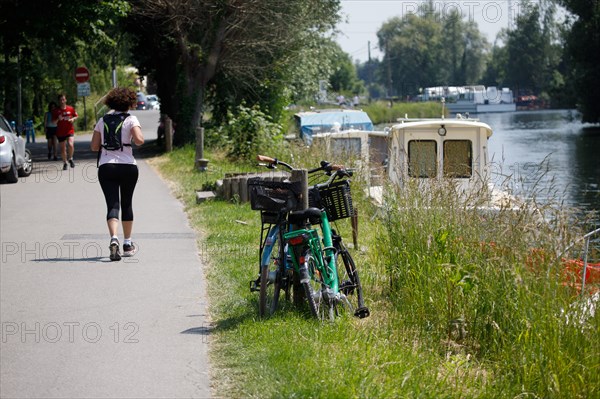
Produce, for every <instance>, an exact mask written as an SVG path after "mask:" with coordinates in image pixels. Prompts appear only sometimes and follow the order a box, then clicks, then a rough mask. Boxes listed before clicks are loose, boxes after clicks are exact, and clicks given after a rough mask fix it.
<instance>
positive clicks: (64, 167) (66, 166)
mask: <svg viewBox="0 0 600 399" xmlns="http://www.w3.org/2000/svg"><path fill="white" fill-rule="evenodd" d="M68 167H69V165H67V163H66V162H65V164H64V165H63V170H67V168H68Z"/></svg>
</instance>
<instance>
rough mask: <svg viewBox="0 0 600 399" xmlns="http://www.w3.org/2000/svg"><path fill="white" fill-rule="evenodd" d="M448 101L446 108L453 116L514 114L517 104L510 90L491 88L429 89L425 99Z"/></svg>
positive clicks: (450, 87)
mask: <svg viewBox="0 0 600 399" xmlns="http://www.w3.org/2000/svg"><path fill="white" fill-rule="evenodd" d="M440 97H444V98H445V99H446V107H447V108H448V111H449V112H450V113H452V114H459V113H460V114H466V113H469V114H481V113H486V112H513V111H516V110H517V104H516V103H515V101H514V98H513V92H512V90H510V89H509V88H506V87H504V88H502V89H498V88H497V87H494V86H490V87H487V88H486V87H485V86H444V87H428V88H426V89H425V92H424V95H423V99H424V100H430V99H438V98H440Z"/></svg>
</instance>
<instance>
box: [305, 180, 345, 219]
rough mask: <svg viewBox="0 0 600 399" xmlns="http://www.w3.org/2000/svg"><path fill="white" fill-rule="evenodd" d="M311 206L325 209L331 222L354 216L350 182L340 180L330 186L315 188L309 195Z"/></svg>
mask: <svg viewBox="0 0 600 399" xmlns="http://www.w3.org/2000/svg"><path fill="white" fill-rule="evenodd" d="M308 202H309V206H311V207H317V208H321V209H325V211H326V212H327V218H328V219H329V221H331V222H332V221H334V220H339V219H345V218H349V217H351V216H353V215H354V208H353V207H352V195H351V193H350V181H349V180H340V181H337V182H334V183H331V184H330V185H328V186H322V187H313V188H311V189H310V190H309V193H308Z"/></svg>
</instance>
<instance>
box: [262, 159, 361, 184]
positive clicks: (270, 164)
mask: <svg viewBox="0 0 600 399" xmlns="http://www.w3.org/2000/svg"><path fill="white" fill-rule="evenodd" d="M256 159H257V160H258V161H259V162H261V163H259V165H260V166H264V167H267V168H269V169H275V168H276V167H277V165H283V166H285V167H286V168H288V169H289V170H293V169H294V168H293V167H292V166H291V165H290V164H288V163H285V162H283V161H280V160H278V159H277V158H272V157H269V156H266V155H258V156H257V157H256ZM321 170H322V171H324V172H325V174H326V175H327V176H332V179H331V180H333V179H334V178H335V177H336V176H337V177H344V176H352V174H353V171H352V170H350V169H346V168H345V167H344V165H339V164H332V163H330V162H327V161H321V166H319V167H318V168H314V169H309V170H308V173H309V174H311V173H315V172H318V171H321Z"/></svg>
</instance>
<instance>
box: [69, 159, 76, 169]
mask: <svg viewBox="0 0 600 399" xmlns="http://www.w3.org/2000/svg"><path fill="white" fill-rule="evenodd" d="M69 165H71V167H72V168H74V167H75V162H73V160H72V159H69Z"/></svg>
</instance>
